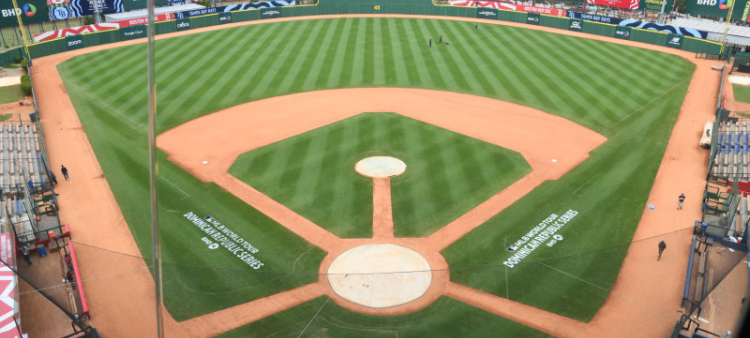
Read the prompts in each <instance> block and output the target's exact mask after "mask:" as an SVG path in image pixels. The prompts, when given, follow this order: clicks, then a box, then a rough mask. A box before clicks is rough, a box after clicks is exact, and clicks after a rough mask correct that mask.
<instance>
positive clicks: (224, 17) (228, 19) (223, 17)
mask: <svg viewBox="0 0 750 338" xmlns="http://www.w3.org/2000/svg"><path fill="white" fill-rule="evenodd" d="M225 23H232V13H231V12H229V13H219V24H220V25H223V24H225Z"/></svg>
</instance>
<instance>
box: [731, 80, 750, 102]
mask: <svg viewBox="0 0 750 338" xmlns="http://www.w3.org/2000/svg"><path fill="white" fill-rule="evenodd" d="M732 89H733V90H734V100H735V101H737V102H745V103H750V86H742V85H738V84H732Z"/></svg>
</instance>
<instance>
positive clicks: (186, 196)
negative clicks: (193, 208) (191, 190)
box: [159, 176, 190, 200]
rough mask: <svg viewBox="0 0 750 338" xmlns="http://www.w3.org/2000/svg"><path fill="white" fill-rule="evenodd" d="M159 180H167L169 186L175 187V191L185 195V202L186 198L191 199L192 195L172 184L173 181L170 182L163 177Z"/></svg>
mask: <svg viewBox="0 0 750 338" xmlns="http://www.w3.org/2000/svg"><path fill="white" fill-rule="evenodd" d="M159 179H160V180H162V179H163V180H165V181H166V182H167V183H169V185H171V186H173V187H174V188H175V189H177V190H179V191H180V192H181V193H183V194H185V197H183V198H182V199H183V200H184V199H186V198H190V195H188V193H186V192H185V191H184V190H182V189H180V188H178V187H177V186H176V185H174V183H172V182H171V181H169V180H168V179H166V178H165V177H163V176H159Z"/></svg>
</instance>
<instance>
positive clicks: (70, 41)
mask: <svg viewBox="0 0 750 338" xmlns="http://www.w3.org/2000/svg"><path fill="white" fill-rule="evenodd" d="M333 14H412V15H441V16H449V17H466V18H481V19H490V20H501V21H510V22H517V23H527V24H529V25H535V26H545V27H552V28H557V29H563V30H571V31H577V32H583V33H589V34H595V35H601V36H606V37H613V38H620V39H626V40H631V41H638V42H644V43H649V44H654V45H659V46H667V47H672V48H676V49H681V50H686V51H690V52H694V53H710V54H720V53H729V52H730V51H731V50H730V48H722V45H721V44H720V43H717V42H713V41H707V40H702V39H697V38H693V37H687V36H683V35H677V34H671V33H664V32H659V31H652V30H645V29H639V28H633V27H622V26H615V25H610V24H605V23H600V22H594V21H588V20H580V19H571V18H564V17H558V16H549V15H544V14H538V13H527V12H517V11H510V10H502V9H494V8H477V7H459V6H434V5H429V4H420V3H391V2H386V1H383V2H377V1H376V2H372V3H361V2H358V3H323V4H318V5H303V6H290V7H273V8H260V9H251V10H242V11H233V12H222V13H214V14H208V15H201V16H194V17H189V18H182V19H176V20H169V21H162V22H159V23H156V27H155V28H156V29H155V31H156V34H165V33H172V32H177V31H184V30H189V29H196V28H202V27H208V26H215V25H220V24H225V23H230V22H242V21H252V20H263V19H271V18H280V17H298V16H310V15H333ZM145 34H146V28H145V25H140V26H130V27H123V28H120V29H115V30H108V31H103V32H91V33H86V34H82V35H76V36H69V37H67V38H60V39H55V40H49V41H45V42H41V43H36V44H32V45H29V46H28V49H29V53H30V54H31V57H33V58H38V57H43V56H47V55H51V54H56V53H62V52H65V51H69V50H74V49H79V48H84V47H91V46H97V45H101V44H107V43H113V42H119V41H125V40H131V39H135V38H141V37H145V36H146V35H145Z"/></svg>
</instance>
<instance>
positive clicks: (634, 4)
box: [586, 0, 641, 9]
mask: <svg viewBox="0 0 750 338" xmlns="http://www.w3.org/2000/svg"><path fill="white" fill-rule="evenodd" d="M586 3H587V4H592V5H599V6H609V7H617V8H627V9H638V7H639V6H640V3H641V1H640V0H586Z"/></svg>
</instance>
